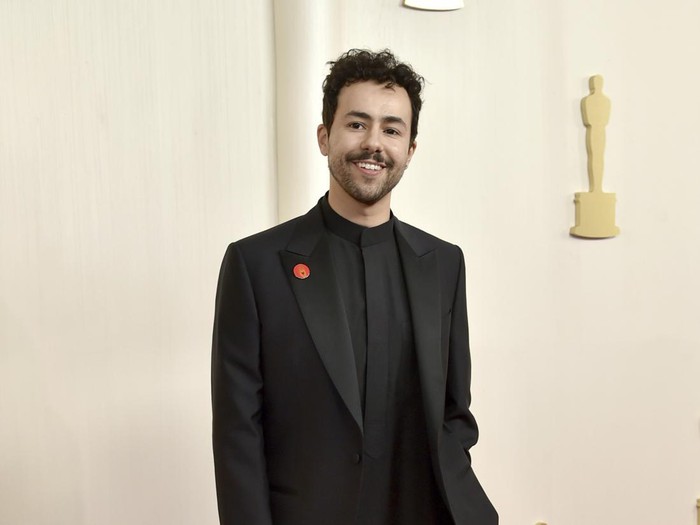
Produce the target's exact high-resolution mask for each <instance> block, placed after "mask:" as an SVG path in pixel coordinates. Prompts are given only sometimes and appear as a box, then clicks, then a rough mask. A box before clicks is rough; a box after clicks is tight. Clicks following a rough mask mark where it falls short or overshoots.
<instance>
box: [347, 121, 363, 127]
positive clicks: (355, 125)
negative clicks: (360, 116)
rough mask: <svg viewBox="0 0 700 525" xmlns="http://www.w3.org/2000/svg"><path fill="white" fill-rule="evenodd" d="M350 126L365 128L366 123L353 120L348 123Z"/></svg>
mask: <svg viewBox="0 0 700 525" xmlns="http://www.w3.org/2000/svg"><path fill="white" fill-rule="evenodd" d="M348 127H349V128H352V129H362V128H364V124H362V122H351V123H350V124H348Z"/></svg>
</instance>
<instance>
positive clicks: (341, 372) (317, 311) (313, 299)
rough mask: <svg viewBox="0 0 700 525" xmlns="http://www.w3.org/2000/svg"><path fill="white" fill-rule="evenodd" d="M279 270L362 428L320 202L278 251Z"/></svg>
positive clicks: (352, 362) (349, 347) (348, 340)
mask: <svg viewBox="0 0 700 525" xmlns="http://www.w3.org/2000/svg"><path fill="white" fill-rule="evenodd" d="M280 256H281V259H282V264H283V266H284V271H285V274H286V275H287V277H288V278H289V282H290V285H291V287H292V290H293V292H294V295H295V296H296V299H297V303H298V304H299V308H300V310H301V313H302V316H303V317H304V321H305V322H306V326H307V328H308V329H309V333H310V334H311V338H312V340H313V342H314V345H315V346H316V349H317V351H318V353H319V355H320V357H321V360H322V361H323V364H324V366H325V368H326V370H327V372H328V375H329V376H330V378H331V380H332V381H333V384H334V385H335V387H336V389H337V390H338V393H339V394H340V397H341V398H342V399H343V401H344V402H345V405H346V406H347V407H348V410H349V411H350V413H351V414H352V417H353V419H354V420H355V422H356V423H357V425H358V427H359V428H360V430H361V431H362V408H361V405H360V389H359V385H358V380H357V372H356V367H355V357H354V354H353V349H352V340H351V338H350V328H349V326H348V324H347V318H346V315H345V310H344V307H343V304H342V300H341V297H340V292H339V291H338V286H337V283H336V278H335V272H334V270H333V261H332V258H331V251H330V247H329V245H328V242H327V241H326V238H325V226H324V224H323V217H322V215H321V210H320V208H319V206H316V207H315V208H313V209H312V210H311V211H310V212H309V213H308V214H306V215H305V216H304V217H302V218H301V219H300V222H299V225H298V227H297V229H296V230H295V231H294V236H293V238H292V239H291V241H290V242H289V244H288V246H287V249H286V250H283V251H281V252H280ZM297 264H305V265H306V266H307V267H308V268H309V277H308V278H306V279H299V278H297V277H295V275H294V267H295V266H296V265H297Z"/></svg>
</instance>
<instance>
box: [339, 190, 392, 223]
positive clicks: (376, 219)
mask: <svg viewBox="0 0 700 525" xmlns="http://www.w3.org/2000/svg"><path fill="white" fill-rule="evenodd" d="M328 204H329V205H330V207H331V208H332V209H333V211H334V212H336V213H337V214H338V215H340V216H341V217H343V218H344V219H347V220H349V221H350V222H354V223H355V224H359V225H360V226H365V227H367V228H373V227H374V226H379V225H380V224H384V223H385V222H387V221H388V220H389V218H390V217H391V193H389V194H388V195H386V196H385V197H384V198H382V199H381V200H379V201H377V202H375V203H374V204H364V203H362V202H358V201H356V200H355V199H353V198H352V197H351V196H350V195H348V194H347V193H345V191H344V190H343V189H342V188H340V187H338V186H336V187H334V185H333V184H332V183H331V188H330V190H329V191H328Z"/></svg>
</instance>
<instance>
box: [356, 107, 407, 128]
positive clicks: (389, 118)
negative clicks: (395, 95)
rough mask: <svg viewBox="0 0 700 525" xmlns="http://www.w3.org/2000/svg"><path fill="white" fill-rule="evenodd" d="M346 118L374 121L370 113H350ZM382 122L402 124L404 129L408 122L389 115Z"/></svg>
mask: <svg viewBox="0 0 700 525" xmlns="http://www.w3.org/2000/svg"><path fill="white" fill-rule="evenodd" d="M345 116H346V117H355V118H361V119H364V120H372V117H371V116H370V114H369V113H365V112H364V111H348V112H347V113H346V114H345ZM382 122H385V123H388V124H401V125H403V126H404V127H408V126H406V122H405V121H404V120H403V119H402V118H401V117H396V116H394V115H387V116H385V117H382Z"/></svg>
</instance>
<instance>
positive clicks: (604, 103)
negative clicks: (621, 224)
mask: <svg viewBox="0 0 700 525" xmlns="http://www.w3.org/2000/svg"><path fill="white" fill-rule="evenodd" d="M589 87H590V90H591V94H590V95H588V96H586V97H584V98H583V99H582V100H581V114H582V116H583V123H584V125H585V126H586V152H587V153H588V184H589V191H587V192H580V193H576V194H575V197H576V198H575V199H574V203H575V205H576V225H575V226H574V227H573V228H571V229H570V230H569V233H570V234H571V235H575V236H576V237H586V238H591V239H604V238H606V237H615V236H616V235H617V234H618V233H620V229H619V228H618V227H617V226H615V194H614V193H604V192H603V164H604V163H603V155H604V153H605V126H607V125H608V120H609V119H610V99H609V98H608V97H606V96H605V95H603V77H601V76H600V75H595V76H593V77H591V78H590V80H589Z"/></svg>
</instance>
